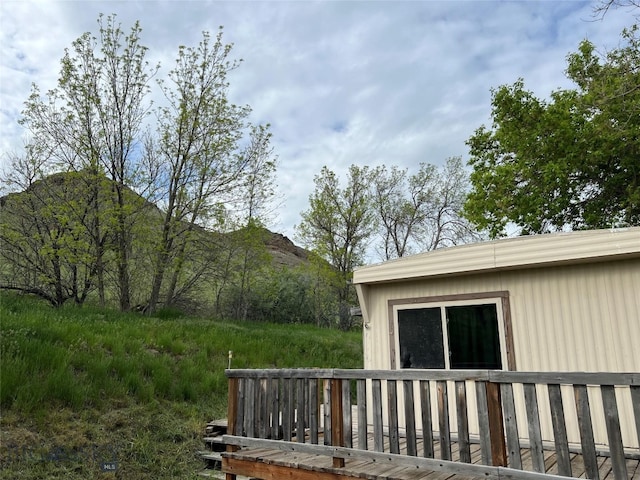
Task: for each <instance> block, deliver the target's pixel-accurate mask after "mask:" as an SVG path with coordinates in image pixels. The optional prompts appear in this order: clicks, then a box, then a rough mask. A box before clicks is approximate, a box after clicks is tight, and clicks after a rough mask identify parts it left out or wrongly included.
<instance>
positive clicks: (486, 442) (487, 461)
mask: <svg viewBox="0 0 640 480" xmlns="http://www.w3.org/2000/svg"><path fill="white" fill-rule="evenodd" d="M475 387H476V408H477V411H478V427H479V433H480V452H481V461H482V464H483V465H491V434H490V433H489V410H488V406H487V383H486V382H475Z"/></svg>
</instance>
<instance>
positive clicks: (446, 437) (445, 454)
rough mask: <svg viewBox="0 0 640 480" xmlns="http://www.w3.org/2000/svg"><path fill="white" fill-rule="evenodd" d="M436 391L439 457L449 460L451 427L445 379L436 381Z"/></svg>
mask: <svg viewBox="0 0 640 480" xmlns="http://www.w3.org/2000/svg"><path fill="white" fill-rule="evenodd" d="M436 389H437V392H438V425H439V427H440V435H439V438H440V458H442V460H451V458H452V457H451V428H450V426H449V396H448V386H447V382H446V381H440V380H439V381H438V382H437V383H436Z"/></svg>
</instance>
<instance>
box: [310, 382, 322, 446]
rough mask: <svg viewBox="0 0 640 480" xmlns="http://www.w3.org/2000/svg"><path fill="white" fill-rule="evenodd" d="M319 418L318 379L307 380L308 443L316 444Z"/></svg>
mask: <svg viewBox="0 0 640 480" xmlns="http://www.w3.org/2000/svg"><path fill="white" fill-rule="evenodd" d="M319 416H320V403H319V400H318V379H317V378H311V379H309V435H310V438H309V440H310V442H311V443H313V444H315V445H317V444H318V430H319V428H320V426H319V422H318V418H319Z"/></svg>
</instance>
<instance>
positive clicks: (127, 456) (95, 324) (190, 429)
mask: <svg viewBox="0 0 640 480" xmlns="http://www.w3.org/2000/svg"><path fill="white" fill-rule="evenodd" d="M0 322H1V323H0V326H1V329H2V335H0V364H1V365H2V375H0V410H1V411H2V415H1V416H0V478H3V479H5V478H6V479H11V480H20V479H24V480H27V479H29V480H30V479H35V478H47V479H65V480H81V479H82V480H91V479H96V480H97V479H99V480H107V479H114V478H123V479H127V480H137V479H147V478H153V479H156V480H163V479H166V480H169V479H183V480H184V479H194V480H195V479H196V478H199V477H198V476H197V473H198V472H199V471H200V470H201V469H202V468H203V467H204V464H203V462H202V460H201V459H200V458H199V456H198V451H200V450H203V449H204V444H203V442H202V437H203V434H204V431H205V427H206V425H207V422H209V421H211V420H213V419H216V418H224V416H225V413H226V401H227V380H226V377H225V375H224V370H225V368H227V366H228V365H229V358H228V352H229V350H232V351H233V358H232V360H231V367H232V368H288V367H310V368H311V367H326V368H361V367H362V335H361V332H359V331H351V332H341V331H338V330H334V329H327V328H316V327H313V326H310V325H292V324H287V325H275V324H271V323H254V322H228V321H215V320H211V319H208V320H204V319H200V318H189V317H179V318H167V316H166V315H164V316H162V317H145V316H142V315H139V314H135V313H127V314H124V313H120V312H117V311H114V310H106V309H98V308H92V307H88V306H84V307H82V308H78V307H75V306H64V307H62V308H60V309H57V310H53V309H52V308H51V307H49V306H48V305H47V304H46V303H45V302H42V301H38V300H37V299H35V298H34V297H31V296H27V295H18V294H11V293H7V292H1V291H0ZM102 462H116V464H115V466H116V471H115V472H112V473H108V472H105V471H104V470H103V469H102Z"/></svg>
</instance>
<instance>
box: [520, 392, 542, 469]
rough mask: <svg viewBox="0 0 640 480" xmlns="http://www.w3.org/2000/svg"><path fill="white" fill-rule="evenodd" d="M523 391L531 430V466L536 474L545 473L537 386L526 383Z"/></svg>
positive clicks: (528, 425) (528, 424)
mask: <svg viewBox="0 0 640 480" xmlns="http://www.w3.org/2000/svg"><path fill="white" fill-rule="evenodd" d="M523 390H524V400H525V407H526V412H527V427H528V429H529V450H530V451H531V465H532V468H533V470H534V471H535V472H541V473H544V471H545V470H544V451H543V448H542V432H541V430H540V413H539V411H538V397H537V395H536V386H535V384H533V383H525V384H524V385H523Z"/></svg>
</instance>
